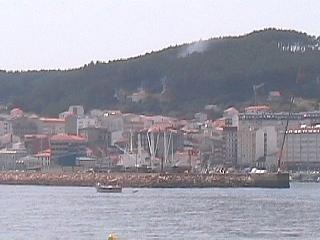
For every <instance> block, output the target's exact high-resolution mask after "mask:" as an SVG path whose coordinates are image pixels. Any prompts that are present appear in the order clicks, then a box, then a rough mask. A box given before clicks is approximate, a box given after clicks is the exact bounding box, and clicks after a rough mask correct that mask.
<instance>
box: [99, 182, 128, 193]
mask: <svg viewBox="0 0 320 240" xmlns="http://www.w3.org/2000/svg"><path fill="white" fill-rule="evenodd" d="M96 189H97V192H101V193H121V192H122V187H121V186H120V185H102V184H100V183H97V184H96Z"/></svg>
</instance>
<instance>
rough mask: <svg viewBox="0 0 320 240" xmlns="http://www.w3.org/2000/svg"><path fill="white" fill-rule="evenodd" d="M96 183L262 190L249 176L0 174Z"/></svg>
mask: <svg viewBox="0 0 320 240" xmlns="http://www.w3.org/2000/svg"><path fill="white" fill-rule="evenodd" d="M97 182H100V183H101V184H105V185H114V184H120V185H121V186H123V187H133V188H140V187H141V188H142V187H151V188H157V187H158V188H160V187H161V188H176V187H178V188H187V187H188V188H189V187H199V188H200V187H263V185H262V186H260V185H259V180H256V179H255V178H253V177H252V176H250V175H248V174H210V175H205V174H156V173H88V172H76V173H67V172H54V173H53V172H49V173H41V172H33V173H30V172H0V184H16V185H49V186H50V185H52V186H94V185H95V184H96V183H97ZM267 187H268V186H267ZM275 187H277V186H275Z"/></svg>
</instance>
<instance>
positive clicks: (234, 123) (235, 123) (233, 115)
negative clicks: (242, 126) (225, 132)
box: [223, 107, 239, 127]
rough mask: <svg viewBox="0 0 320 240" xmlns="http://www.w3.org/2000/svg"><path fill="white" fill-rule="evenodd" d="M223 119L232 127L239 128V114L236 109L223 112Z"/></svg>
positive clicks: (232, 108)
mask: <svg viewBox="0 0 320 240" xmlns="http://www.w3.org/2000/svg"><path fill="white" fill-rule="evenodd" d="M223 117H224V118H225V119H226V120H225V121H226V123H227V125H228V126H230V127H239V112H238V110H237V109H235V108H234V107H230V108H228V109H226V110H224V111H223Z"/></svg>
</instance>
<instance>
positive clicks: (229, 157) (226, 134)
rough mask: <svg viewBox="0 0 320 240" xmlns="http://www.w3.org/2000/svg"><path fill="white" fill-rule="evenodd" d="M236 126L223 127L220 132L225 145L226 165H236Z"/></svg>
mask: <svg viewBox="0 0 320 240" xmlns="http://www.w3.org/2000/svg"><path fill="white" fill-rule="evenodd" d="M237 132H238V131H237V127H227V126H226V127H223V130H222V134H223V140H224V147H225V154H224V155H225V160H224V162H225V163H226V164H228V165H232V166H236V165H237V152H238V150H237V148H238V134H237Z"/></svg>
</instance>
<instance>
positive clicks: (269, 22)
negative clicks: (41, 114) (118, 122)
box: [0, 0, 320, 70]
mask: <svg viewBox="0 0 320 240" xmlns="http://www.w3.org/2000/svg"><path fill="white" fill-rule="evenodd" d="M266 27H277V28H283V29H295V30H299V31H303V32H307V33H308V34H311V35H316V36H318V35H320V1H319V0H305V1H303V0H300V1H298V0H230V1H227V0H212V1H209V0H208V1H201V0H194V1H187V0H185V1H183V0H141V1H133V0H131V1H129V0H127V1H124V0H101V1H98V0H96V1H95V0H0V30H1V35H0V53H1V54H0V69H6V70H17V69H19V70H20V69H24V70H27V69H57V68H60V69H67V68H74V67H79V66H82V65H84V64H85V63H88V62H90V61H91V60H93V61H96V60H100V61H108V60H113V59H119V58H127V57H130V56H136V55H140V54H144V53H145V52H150V51H152V50H159V49H162V48H164V47H167V46H170V45H175V44H181V43H185V42H191V41H195V40H199V39H207V38H210V37H218V36H226V35H240V34H244V33H248V32H251V31H253V30H258V29H263V28H266Z"/></svg>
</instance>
